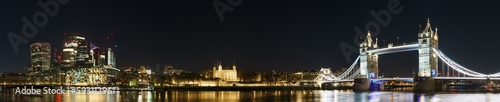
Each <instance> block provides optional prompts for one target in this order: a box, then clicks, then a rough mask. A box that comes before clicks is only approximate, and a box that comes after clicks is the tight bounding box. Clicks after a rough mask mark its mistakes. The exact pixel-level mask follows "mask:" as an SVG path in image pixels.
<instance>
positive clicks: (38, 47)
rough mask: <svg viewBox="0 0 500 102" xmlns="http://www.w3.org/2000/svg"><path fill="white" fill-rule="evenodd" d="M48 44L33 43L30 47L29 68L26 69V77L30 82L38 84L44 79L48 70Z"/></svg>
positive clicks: (49, 58) (49, 57)
mask: <svg viewBox="0 0 500 102" xmlns="http://www.w3.org/2000/svg"><path fill="white" fill-rule="evenodd" d="M50 50H51V48H50V44H49V43H46V42H40V43H33V44H31V45H30V55H31V67H29V68H28V76H29V78H30V80H31V81H33V82H35V83H39V82H41V81H42V80H44V79H46V78H45V77H46V76H47V74H48V73H45V72H47V71H49V70H50V62H51V61H50V60H51V56H50Z"/></svg>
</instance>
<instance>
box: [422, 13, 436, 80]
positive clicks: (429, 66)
mask: <svg viewBox="0 0 500 102" xmlns="http://www.w3.org/2000/svg"><path fill="white" fill-rule="evenodd" d="M418 44H419V46H418V58H419V63H418V76H419V77H431V76H436V75H437V73H438V72H437V71H438V70H437V67H438V56H436V54H435V52H434V51H433V50H432V48H436V49H438V34H437V28H436V30H435V32H434V31H433V30H432V28H431V23H430V21H429V19H428V20H427V25H426V26H425V28H424V30H423V31H420V32H419V33H418Z"/></svg>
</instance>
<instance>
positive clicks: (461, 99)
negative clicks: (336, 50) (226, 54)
mask: <svg viewBox="0 0 500 102" xmlns="http://www.w3.org/2000/svg"><path fill="white" fill-rule="evenodd" d="M0 101H1V102H158V101H171V102H185V101H190V102H193V101H196V102H199V101H202V102H238V101H245V102H263V101H264V102H269V101H275V102H289V101H291V102H412V101H419V102H500V94H498V93H485V92H482V93H451V92H447V93H434V94H417V93H412V92H391V91H380V92H352V91H350V90H305V91H167V92H154V91H122V92H118V93H117V94H64V95H43V96H26V95H17V94H13V93H7V92H1V93H0Z"/></svg>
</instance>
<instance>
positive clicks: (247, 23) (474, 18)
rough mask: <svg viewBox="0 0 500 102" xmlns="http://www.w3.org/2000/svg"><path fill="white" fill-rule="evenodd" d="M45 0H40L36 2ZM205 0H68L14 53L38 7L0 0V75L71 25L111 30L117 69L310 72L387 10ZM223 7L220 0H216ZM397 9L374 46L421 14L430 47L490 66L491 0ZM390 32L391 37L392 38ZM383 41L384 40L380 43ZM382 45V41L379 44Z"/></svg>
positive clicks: (101, 42) (374, 2)
mask: <svg viewBox="0 0 500 102" xmlns="http://www.w3.org/2000/svg"><path fill="white" fill-rule="evenodd" d="M42 1H46V0H42ZM213 2H214V0H196V1H192V0H174V1H171V0H169V1H165V0H148V1H146V0H143V1H141V2H139V1H123V0H116V1H102V0H71V1H70V2H69V3H68V4H65V5H60V6H59V12H58V13H57V15H55V16H54V17H49V19H48V20H49V21H48V23H47V25H46V26H43V27H39V28H38V30H39V32H38V33H37V35H36V36H34V37H33V38H28V39H27V40H28V41H29V42H28V43H27V44H21V45H19V52H18V53H15V52H14V50H13V47H12V46H11V44H10V42H9V39H8V37H7V34H8V33H9V32H13V33H16V34H18V35H20V36H22V37H24V36H23V35H22V32H21V27H22V26H23V22H22V21H21V18H22V17H23V16H26V17H27V18H28V19H29V20H30V21H31V18H32V16H33V14H34V13H35V12H37V11H43V9H42V8H40V7H39V6H38V4H37V1H36V0H35V1H34V0H8V1H3V3H0V7H2V9H0V15H2V16H0V35H2V36H3V37H1V42H0V47H1V49H2V50H1V51H0V56H1V57H0V72H14V71H18V72H25V71H26V69H24V67H25V66H28V65H29V63H30V56H29V50H28V49H29V44H32V43H35V42H39V41H45V42H49V43H51V45H52V49H54V48H58V50H59V51H58V52H60V51H61V48H62V44H63V37H64V36H63V34H64V33H65V32H79V33H82V35H83V36H85V37H86V38H87V39H88V41H90V42H92V43H94V44H96V45H98V46H101V47H105V46H106V35H109V34H110V33H114V35H115V37H116V44H117V49H116V52H115V53H116V56H117V64H118V66H140V65H147V66H151V67H155V66H157V65H160V66H161V67H162V68H163V66H164V65H166V64H171V65H173V66H174V67H175V68H179V69H184V70H188V71H195V72H201V71H203V70H207V69H211V67H212V65H213V63H214V62H215V61H217V60H221V61H225V62H229V63H232V61H236V64H237V66H238V69H241V70H247V71H248V70H254V71H268V70H278V71H285V70H289V71H292V70H315V69H319V68H320V67H333V68H340V67H348V66H349V65H350V64H351V63H349V62H352V61H353V60H354V58H355V57H356V56H357V55H356V54H353V55H351V56H349V58H351V61H347V60H346V58H345V57H344V54H343V53H342V51H341V47H339V45H340V44H341V43H342V42H344V43H347V44H349V45H354V41H353V39H355V37H354V35H355V34H356V32H355V30H353V28H354V27H355V26H358V27H359V28H361V29H362V30H363V31H364V26H365V24H367V22H370V21H376V19H375V18H374V17H373V16H372V15H371V14H370V11H371V10H373V11H375V12H379V11H380V10H387V4H388V2H389V0H366V1H361V0H345V1H337V0H316V1H304V0H299V1H294V0H292V1H290V0H281V1H276V0H257V1H256V0H243V2H241V4H239V5H237V6H232V7H234V10H233V11H232V12H229V11H227V12H225V13H224V14H223V16H224V20H223V21H221V20H220V19H219V16H218V15H217V13H216V10H215V9H214V6H213ZM221 2H223V3H224V4H228V2H227V1H226V0H221ZM399 2H400V6H401V7H402V9H403V10H402V11H401V12H400V13H398V14H392V15H391V18H392V19H391V21H390V23H388V25H387V26H386V27H381V29H380V33H379V34H377V36H376V37H377V38H379V45H380V46H385V45H386V44H387V43H388V42H393V43H396V42H398V43H404V42H408V43H409V42H416V41H417V33H418V25H419V24H422V27H424V26H425V23H426V21H427V18H430V21H431V23H432V27H433V29H434V28H435V27H438V29H439V31H438V33H439V49H440V50H441V51H443V52H444V53H445V54H446V55H447V56H448V57H450V58H452V59H453V60H455V61H456V62H458V63H460V64H461V65H462V66H465V67H467V68H470V69H472V70H475V71H478V72H482V73H496V72H500V68H499V66H498V59H496V58H495V57H500V53H498V47H499V46H498V44H499V42H498V41H499V40H498V34H499V32H500V31H499V30H498V28H500V26H499V24H500V19H498V18H500V13H499V12H500V8H499V7H498V3H495V1H488V2H485V1H482V2H476V1H471V0H469V1H455V0H439V1H437V0H400V1H399ZM396 37H399V41H397V40H396ZM383 40H385V43H384V42H383ZM382 44H383V45H382ZM417 54H418V52H417V51H412V52H404V53H396V54H389V55H383V56H380V59H379V60H380V61H379V63H380V65H379V67H380V70H381V71H382V72H384V73H385V75H399V76H409V75H410V74H411V72H412V69H415V70H416V69H418V55H417Z"/></svg>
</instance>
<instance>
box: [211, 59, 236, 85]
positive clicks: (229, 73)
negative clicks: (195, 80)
mask: <svg viewBox="0 0 500 102" xmlns="http://www.w3.org/2000/svg"><path fill="white" fill-rule="evenodd" d="M212 70H213V71H212V72H213V74H212V75H213V76H212V77H213V78H220V79H222V80H224V81H238V73H237V71H236V65H235V64H233V66H232V68H228V67H226V68H223V66H222V62H220V61H217V63H216V64H214V66H213V68H212Z"/></svg>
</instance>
